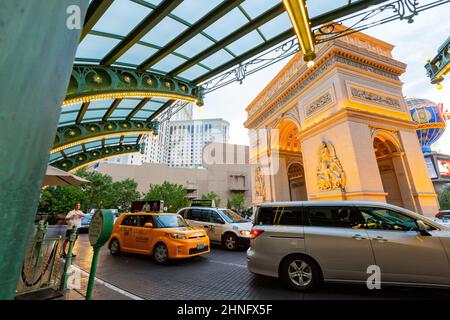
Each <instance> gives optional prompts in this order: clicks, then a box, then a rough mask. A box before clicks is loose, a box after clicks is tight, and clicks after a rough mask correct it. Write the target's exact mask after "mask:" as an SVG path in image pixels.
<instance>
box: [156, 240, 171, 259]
mask: <svg viewBox="0 0 450 320" xmlns="http://www.w3.org/2000/svg"><path fill="white" fill-rule="evenodd" d="M153 259H154V260H155V262H156V263H158V264H165V263H166V262H167V261H168V260H169V250H167V247H166V245H165V244H164V243H158V244H157V245H156V246H155V248H154V249H153Z"/></svg>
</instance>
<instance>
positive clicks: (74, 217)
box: [63, 203, 85, 258]
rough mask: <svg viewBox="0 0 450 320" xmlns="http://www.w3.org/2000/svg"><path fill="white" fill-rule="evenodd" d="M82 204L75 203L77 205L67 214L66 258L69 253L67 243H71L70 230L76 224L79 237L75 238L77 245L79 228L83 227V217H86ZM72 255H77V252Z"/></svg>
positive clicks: (64, 255)
mask: <svg viewBox="0 0 450 320" xmlns="http://www.w3.org/2000/svg"><path fill="white" fill-rule="evenodd" d="M80 208H81V205H80V204H79V203H76V204H75V207H74V209H73V210H72V211H70V212H69V213H68V214H67V215H66V219H65V220H66V223H67V232H66V240H65V241H64V245H63V257H64V258H65V257H66V255H67V253H66V252H67V250H66V248H67V244H68V243H69V235H70V230H71V229H72V228H73V227H74V226H75V233H76V234H77V237H76V238H75V241H74V243H73V245H74V246H75V242H76V241H77V239H78V228H80V227H81V219H83V218H84V216H85V214H84V213H83V211H81V210H80ZM72 257H76V255H75V254H72Z"/></svg>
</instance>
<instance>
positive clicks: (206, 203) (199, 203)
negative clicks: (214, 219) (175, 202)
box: [191, 199, 216, 208]
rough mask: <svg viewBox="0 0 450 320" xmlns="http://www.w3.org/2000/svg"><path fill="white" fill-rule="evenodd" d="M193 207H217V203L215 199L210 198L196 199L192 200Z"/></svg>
mask: <svg viewBox="0 0 450 320" xmlns="http://www.w3.org/2000/svg"><path fill="white" fill-rule="evenodd" d="M191 207H209V208H215V207H216V203H215V201H214V200H209V199H195V200H192V201H191Z"/></svg>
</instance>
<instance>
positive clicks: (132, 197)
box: [112, 179, 141, 212]
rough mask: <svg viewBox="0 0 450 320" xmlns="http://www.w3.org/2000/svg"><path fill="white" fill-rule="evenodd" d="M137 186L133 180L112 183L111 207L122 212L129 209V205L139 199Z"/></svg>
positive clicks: (139, 194)
mask: <svg viewBox="0 0 450 320" xmlns="http://www.w3.org/2000/svg"><path fill="white" fill-rule="evenodd" d="M137 187H138V184H137V182H136V181H134V180H133V179H125V180H122V181H117V182H114V183H113V185H112V189H113V190H112V193H113V199H112V202H113V207H114V208H119V209H120V210H121V211H122V212H128V211H130V209H131V203H132V202H133V201H136V200H139V199H140V198H141V193H140V192H138V191H137Z"/></svg>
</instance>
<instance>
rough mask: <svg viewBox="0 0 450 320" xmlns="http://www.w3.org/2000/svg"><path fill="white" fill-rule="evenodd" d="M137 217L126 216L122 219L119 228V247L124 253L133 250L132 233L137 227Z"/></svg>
mask: <svg viewBox="0 0 450 320" xmlns="http://www.w3.org/2000/svg"><path fill="white" fill-rule="evenodd" d="M137 223H138V219H137V216H134V215H128V216H126V217H125V218H123V220H122V223H121V224H120V226H119V234H120V240H121V241H120V245H121V246H122V249H124V250H126V251H130V250H133V249H134V248H133V243H134V240H133V231H134V229H135V228H136V227H137Z"/></svg>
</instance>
